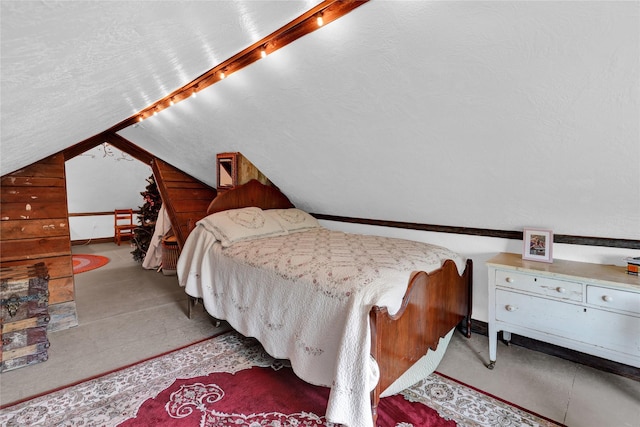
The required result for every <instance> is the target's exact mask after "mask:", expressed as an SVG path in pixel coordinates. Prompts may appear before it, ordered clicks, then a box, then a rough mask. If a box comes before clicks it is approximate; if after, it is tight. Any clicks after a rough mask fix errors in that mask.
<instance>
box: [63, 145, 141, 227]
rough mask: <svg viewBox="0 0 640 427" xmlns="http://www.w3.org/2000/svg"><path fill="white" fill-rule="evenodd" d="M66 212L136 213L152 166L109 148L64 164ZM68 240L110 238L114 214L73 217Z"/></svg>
mask: <svg viewBox="0 0 640 427" xmlns="http://www.w3.org/2000/svg"><path fill="white" fill-rule="evenodd" d="M65 172H66V180H67V206H68V209H69V213H91V212H112V211H113V210H114V209H122V208H125V209H126V208H132V209H134V210H137V209H138V208H139V207H141V206H142V205H143V204H144V200H143V198H142V196H141V195H140V193H141V192H143V191H145V189H146V187H147V185H148V182H147V181H146V179H147V178H148V177H149V176H151V174H152V172H151V167H150V166H148V165H145V164H144V163H142V162H140V161H138V160H136V159H134V158H132V157H131V156H129V155H128V154H126V153H123V152H122V151H120V150H118V149H117V148H115V147H112V146H110V145H109V146H104V145H99V146H97V147H95V148H93V149H91V150H89V151H87V152H85V153H84V154H82V155H79V156H76V157H74V158H73V159H70V160H68V161H67V162H65ZM69 228H70V231H71V240H89V239H96V238H101V237H113V233H114V232H113V215H93V216H72V217H70V218H69Z"/></svg>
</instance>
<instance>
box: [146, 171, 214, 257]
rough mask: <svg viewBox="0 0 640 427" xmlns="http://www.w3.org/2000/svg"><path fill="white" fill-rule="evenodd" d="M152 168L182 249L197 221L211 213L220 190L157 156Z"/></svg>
mask: <svg viewBox="0 0 640 427" xmlns="http://www.w3.org/2000/svg"><path fill="white" fill-rule="evenodd" d="M151 168H152V170H153V176H154V178H155V180H156V184H157V186H158V191H159V192H160V197H162V204H163V205H164V207H165V209H166V211H167V214H168V215H169V220H170V221H171V227H172V228H173V232H174V234H175V236H176V239H177V241H178V247H179V249H180V250H182V247H183V245H184V242H185V241H186V240H187V236H188V235H189V233H190V232H191V230H192V229H193V227H194V226H195V223H196V222H197V221H199V220H200V219H202V218H204V217H205V216H206V215H207V208H208V207H209V203H211V201H212V200H213V198H214V197H216V194H217V192H216V189H215V188H213V187H210V186H208V185H207V184H204V183H202V182H200V181H198V180H197V179H195V178H193V177H192V176H190V175H187V174H186V173H184V172H182V171H181V170H179V169H176V168H175V167H173V166H171V165H170V164H168V163H166V162H164V161H162V160H160V159H154V160H153V162H152V163H151Z"/></svg>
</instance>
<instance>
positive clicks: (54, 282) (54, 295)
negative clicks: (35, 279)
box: [49, 277, 74, 304]
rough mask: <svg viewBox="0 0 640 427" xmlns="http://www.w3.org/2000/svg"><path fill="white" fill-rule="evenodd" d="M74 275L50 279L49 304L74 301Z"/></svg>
mask: <svg viewBox="0 0 640 427" xmlns="http://www.w3.org/2000/svg"><path fill="white" fill-rule="evenodd" d="M73 299H74V292H73V277H62V278H59V279H49V304H59V303H61V302H69V301H73Z"/></svg>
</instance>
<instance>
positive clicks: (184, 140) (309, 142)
mask: <svg viewBox="0 0 640 427" xmlns="http://www.w3.org/2000/svg"><path fill="white" fill-rule="evenodd" d="M638 22H640V2H625V1H589V2H584V1H372V2H369V3H366V4H364V5H363V6H361V7H359V8H357V9H356V10H354V11H353V12H351V13H349V14H348V15H346V16H344V17H342V18H341V19H339V20H337V21H335V22H332V23H331V24H329V25H326V26H325V27H323V28H321V29H320V30H318V31H315V32H313V33H311V34H309V35H307V36H305V37H303V38H301V39H299V40H297V41H296V42H294V43H292V44H290V45H287V46H286V47H285V48H283V49H281V50H279V51H277V52H275V53H273V54H271V55H269V56H268V57H267V58H265V59H264V60H260V61H258V62H256V63H254V64H252V65H251V66H249V67H246V68H244V69H243V70H241V71H239V72H236V73H233V74H231V75H230V76H228V77H227V78H226V79H224V80H223V81H221V82H219V83H216V84H214V85H213V86H210V87H209V88H206V89H204V90H202V91H200V92H199V94H198V97H197V98H195V99H189V100H187V101H184V102H181V103H178V104H177V105H175V106H174V107H171V108H169V109H167V110H164V111H162V112H161V113H160V114H158V116H157V117H152V118H149V119H148V120H145V121H143V122H142V123H140V124H139V125H137V126H132V127H129V128H127V129H125V130H124V131H122V132H120V133H121V134H122V135H123V136H124V137H126V138H128V139H131V140H132V141H133V142H135V143H136V144H137V145H139V146H141V147H142V148H145V149H146V150H148V151H151V152H153V153H154V154H157V155H158V156H159V157H161V158H166V159H170V160H171V163H172V164H173V165H175V166H177V167H179V168H180V169H183V170H185V171H186V172H188V173H190V174H192V175H193V176H195V177H197V178H199V179H201V180H202V181H204V182H210V183H211V182H215V170H214V167H213V165H214V162H215V154H216V153H217V152H224V151H240V152H242V153H243V154H244V155H245V156H246V157H247V158H248V159H249V160H251V162H253V163H254V164H255V165H256V166H257V167H258V168H259V169H260V170H261V171H262V172H264V173H265V174H266V175H267V176H268V177H269V178H270V179H271V180H272V181H273V182H274V183H276V184H277V185H278V186H279V187H280V188H281V189H282V190H283V191H284V192H285V193H286V194H287V195H288V196H289V197H290V198H291V199H292V201H293V202H294V203H295V204H296V205H298V206H300V207H302V208H305V209H307V210H309V211H312V212H318V213H328V214H334V215H342V216H351V217H360V218H373V219H381V220H396V221H406V222H419V223H428V224H439V225H451V226H464V227H475V228H487V229H498V230H522V228H523V227H525V226H531V227H543V228H549V229H552V230H553V231H554V232H555V233H556V234H566V235H578V236H594V237H609V238H626V239H639V240H640V166H639V164H640V162H639V160H638V159H640V120H638V117H640V37H639V36H638Z"/></svg>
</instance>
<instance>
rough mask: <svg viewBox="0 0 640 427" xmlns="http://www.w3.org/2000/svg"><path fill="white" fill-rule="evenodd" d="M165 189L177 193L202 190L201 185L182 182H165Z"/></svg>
mask: <svg viewBox="0 0 640 427" xmlns="http://www.w3.org/2000/svg"><path fill="white" fill-rule="evenodd" d="M165 187H167V188H170V189H173V190H176V191H179V190H187V189H197V188H202V183H200V182H184V181H165ZM209 188H211V187H209Z"/></svg>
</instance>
